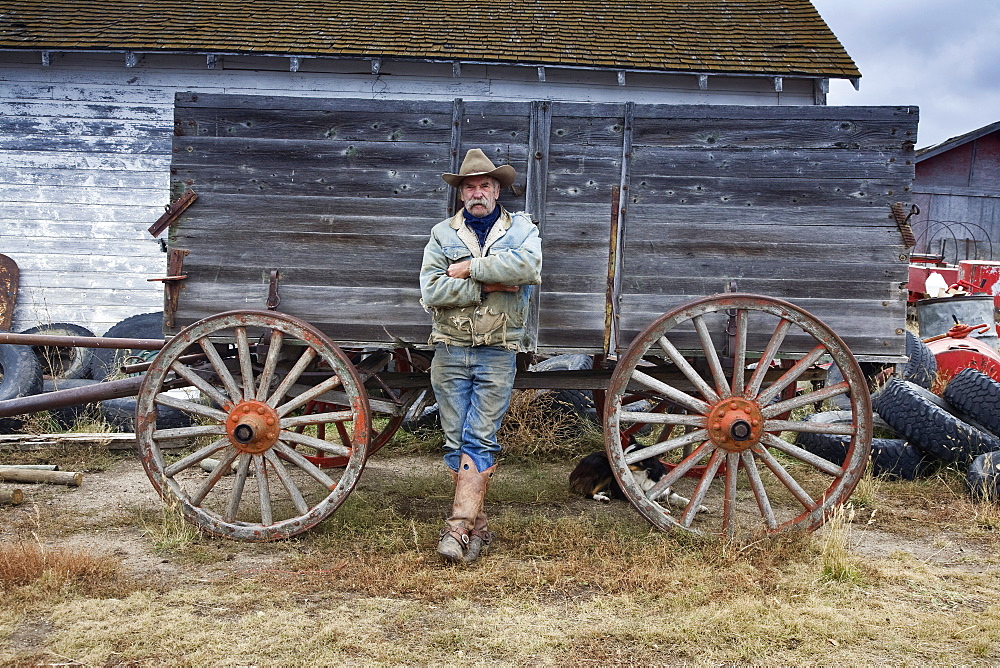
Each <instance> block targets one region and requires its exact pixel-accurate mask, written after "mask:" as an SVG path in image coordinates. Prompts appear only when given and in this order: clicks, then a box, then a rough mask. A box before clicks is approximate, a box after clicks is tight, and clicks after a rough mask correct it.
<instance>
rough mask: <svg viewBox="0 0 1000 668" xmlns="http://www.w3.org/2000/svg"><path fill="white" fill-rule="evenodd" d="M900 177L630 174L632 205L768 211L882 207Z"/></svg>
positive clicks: (895, 194) (896, 194)
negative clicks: (823, 178) (845, 177)
mask: <svg viewBox="0 0 1000 668" xmlns="http://www.w3.org/2000/svg"><path fill="white" fill-rule="evenodd" d="M899 184H900V181H898V180H891V179H836V180H834V179H831V180H817V179H797V178H771V179H768V180H766V181H761V180H757V179H753V178H742V179H741V178H729V177H686V176H667V177H662V176H658V175H650V174H641V173H640V174H634V175H633V177H632V189H631V191H630V195H631V197H632V209H635V208H636V207H637V206H653V207H660V206H664V205H667V204H678V205H687V206H691V205H697V206H746V207H768V208H770V209H775V208H782V207H794V206H812V207H818V206H829V207H839V206H848V207H857V206H870V207H876V208H884V207H885V206H886V203H887V202H890V201H891V200H892V199H893V198H897V199H898V198H899V197H901V196H902V193H900V192H899V191H898V189H899V187H900V186H899Z"/></svg>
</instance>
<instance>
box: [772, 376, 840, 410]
mask: <svg viewBox="0 0 1000 668" xmlns="http://www.w3.org/2000/svg"><path fill="white" fill-rule="evenodd" d="M849 389H850V385H848V384H847V382H843V383H837V384H836V385H831V386H829V387H824V388H823V389H821V390H816V391H815V392H809V393H807V394H800V395H799V396H797V397H792V398H791V399H786V400H785V401H779V402H778V403H774V404H771V405H769V406H767V407H765V408H763V409H762V410H761V413H762V414H763V415H764V417H771V416H772V415H781V414H782V413H787V412H788V411H791V410H794V409H796V408H799V407H800V406H808V405H809V404H820V403H823V402H824V401H825V400H827V399H829V398H831V397H836V396H838V395H841V394H846V393H847V391H848V390H849Z"/></svg>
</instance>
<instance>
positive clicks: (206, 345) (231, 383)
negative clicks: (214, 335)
mask: <svg viewBox="0 0 1000 668" xmlns="http://www.w3.org/2000/svg"><path fill="white" fill-rule="evenodd" d="M198 345H200V346H201V349H202V350H204V351H205V356H206V357H208V361H209V362H210V363H211V365H212V369H214V370H215V374H216V375H217V376H218V377H219V380H220V381H222V385H223V386H224V387H225V388H226V392H228V393H229V398H230V400H231V401H239V400H240V399H242V398H243V392H241V391H240V388H239V387H238V386H237V385H236V380H235V379H234V378H233V374H231V373H229V369H228V368H227V367H226V362H225V360H223V359H222V356H221V355H220V354H219V351H218V350H217V349H216V347H215V344H214V343H212V341H211V340H210V339H208V338H204V339H198Z"/></svg>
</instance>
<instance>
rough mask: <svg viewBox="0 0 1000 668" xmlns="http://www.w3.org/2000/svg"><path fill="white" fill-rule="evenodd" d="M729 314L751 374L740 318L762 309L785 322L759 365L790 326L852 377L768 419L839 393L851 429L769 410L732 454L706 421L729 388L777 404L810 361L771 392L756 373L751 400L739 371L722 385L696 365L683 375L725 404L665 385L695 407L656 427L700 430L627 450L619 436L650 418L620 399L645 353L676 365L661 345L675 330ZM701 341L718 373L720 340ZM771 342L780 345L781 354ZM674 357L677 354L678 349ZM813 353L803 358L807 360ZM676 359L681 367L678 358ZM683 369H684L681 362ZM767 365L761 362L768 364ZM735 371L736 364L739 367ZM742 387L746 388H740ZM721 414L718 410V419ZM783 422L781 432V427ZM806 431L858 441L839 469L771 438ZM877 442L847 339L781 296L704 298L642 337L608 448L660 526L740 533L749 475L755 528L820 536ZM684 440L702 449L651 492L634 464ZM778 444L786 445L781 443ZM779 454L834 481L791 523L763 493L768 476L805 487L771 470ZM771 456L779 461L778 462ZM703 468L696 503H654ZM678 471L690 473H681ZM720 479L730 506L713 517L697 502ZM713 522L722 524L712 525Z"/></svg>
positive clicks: (623, 371)
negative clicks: (778, 394) (738, 517)
mask: <svg viewBox="0 0 1000 668" xmlns="http://www.w3.org/2000/svg"><path fill="white" fill-rule="evenodd" d="M725 312H730V313H732V312H735V313H736V314H737V316H736V317H737V323H738V324H737V344H736V345H735V346H734V351H733V358H734V360H735V358H736V356H737V355H739V354H740V344H739V337H740V336H743V337H744V338H743V344H742V345H743V348H742V350H743V355H744V358H743V363H744V367H743V368H746V366H745V365H746V364H747V363H748V362H749V361H751V360H753V359H755V358H757V357H758V355H752V356H750V357H746V355H747V354H748V351H747V349H746V339H745V336H746V333H747V329H748V325H747V322H748V320H742V321H741V320H739V318H741V317H742V316H740V315H739V314H740V313H743V314H745V316H746V318H747V319H749V318H750V317H751V313H763V314H767V316H765V317H771V318H774V319H776V320H777V322H778V323H779V324H778V325H777V326H775V328H774V331H773V332H772V334H771V338H770V340H769V341H768V346H767V347H766V348H765V349H764V350H763V351H762V353H761V354H760V355H759V357H760V360H767V362H768V365H769V364H770V361H771V360H773V359H775V357H777V356H779V355H780V354H781V343H782V341H783V340H784V336H785V334H786V333H787V332H788V331H789V330H790V329H791V328H793V327H796V328H798V331H799V333H801V334H805V335H808V336H811V337H812V338H813V339H814V340H815V341H816V348H818V347H822V348H823V353H825V355H827V356H828V357H829V358H832V361H833V363H834V364H836V365H837V366H838V367H840V369H841V371H842V372H843V375H844V382H842V383H839V384H837V385H835V386H832V387H829V388H824V389H822V390H818V391H813V392H808V393H806V394H805V395H802V396H799V397H796V398H795V399H792V400H788V401H781V402H779V403H777V404H773V405H771V406H766V405H765V406H764V408H763V411H764V412H765V413H766V414H767V415H771V414H775V415H776V414H779V413H780V410H778V409H785V408H788V407H789V402H793V403H794V405H792V406H791V408H794V407H797V406H800V405H806V404H811V403H814V402H816V401H822V400H824V399H825V398H828V397H829V396H833V395H836V394H842V393H849V396H850V399H851V413H852V416H853V421H852V424H850V425H846V426H844V425H841V426H832V425H809V424H808V423H804V422H802V421H794V420H789V421H783V422H781V424H780V425H779V424H778V422H779V421H776V420H773V419H771V418H770V417H766V416H765V415H764V414H763V413H762V418H763V424H762V425H761V426H760V427H759V430H760V433H761V438H760V439H759V441H758V442H757V443H756V444H755V445H752V446H751V447H749V448H747V449H745V450H742V451H740V452H733V451H730V450H727V449H725V448H723V447H721V446H720V445H719V444H718V443H717V442H716V441H715V440H714V438H715V437H714V436H712V435H711V434H710V432H709V430H708V427H709V425H708V420H707V416H708V415H710V414H712V410H716V408H717V407H718V405H719V402H720V401H722V400H723V399H725V397H724V396H723V395H724V394H725V391H726V390H725V386H728V390H729V392H730V393H731V394H735V396H738V397H739V396H742V398H744V399H746V398H747V396H746V395H747V394H749V395H751V396H750V399H751V400H752V401H753V402H757V401H758V398H761V399H767V400H768V401H770V398H769V397H768V396H767V393H768V392H769V388H771V387H774V385H775V384H777V383H778V382H780V381H781V380H784V379H788V382H789V383H792V382H796V380H795V379H797V378H799V377H800V376H801V375H802V373H803V372H804V371H805V369H806V368H807V366H808V365H804V366H802V367H801V368H796V367H797V366H798V364H799V363H797V364H796V365H795V366H793V367H792V368H791V369H789V370H787V371H785V372H784V373H783V374H781V376H780V378H779V379H778V380H777V381H775V383H772V384H771V385H770V386H769V388H768V389H764V388H758V389H755V388H754V385H755V384H759V383H760V382H761V381H759V380H758V379H757V378H756V374H755V373H751V375H750V378H749V379H744V381H743V385H744V387H743V390H744V392H745V394H744V395H740V394H739V393H733V389H734V378H735V374H732V373H729V374H727V373H726V372H725V371H724V370H722V379H720V378H719V377H718V376H717V375H716V370H714V369H713V370H712V372H711V373H709V374H708V377H704V376H702V375H701V373H699V372H698V371H696V370H694V369H693V368H691V367H690V366H689V367H688V370H684V369H680V370H681V371H683V372H684V375H685V376H686V378H687V380H688V381H691V382H692V384H694V381H692V378H691V376H690V375H689V373H693V374H694V375H696V376H698V377H699V378H700V379H701V381H702V382H703V383H704V384H705V385H707V386H708V389H709V390H714V391H715V393H716V395H718V396H717V398H716V399H715V400H709V399H703V398H702V397H704V396H705V395H704V394H701V393H699V392H695V393H694V394H689V393H686V392H683V391H681V390H678V389H677V388H674V387H672V386H670V385H669V384H668V383H664V384H663V385H665V386H666V387H661V386H656V389H657V391H670V392H673V393H679V394H674V398H675V399H678V400H680V401H681V402H682V403H684V404H689V405H688V406H687V407H688V408H689V411H690V412H691V414H690V415H686V416H681V417H675V416H672V415H670V414H664V415H663V417H661V418H656V419H652V418H650V419H649V420H648V421H649V422H656V423H663V424H668V425H683V426H686V427H687V428H693V429H694V432H692V433H691V434H686V435H684V436H681V437H675V438H673V439H667V440H666V441H661V442H660V443H656V444H653V445H652V447H650V448H648V452H647V451H646V450H647V449H645V448H644V449H643V450H640V451H638V452H633V453H630V454H626V453H625V452H624V450H623V448H622V444H621V437H620V430H621V429H622V428H623V427H627V426H628V425H629V424H631V423H634V422H636V421H637V420H639V419H645V417H644V416H642V415H641V414H636V413H628V412H626V411H623V410H622V407H621V399H622V396H623V395H624V394H625V393H626V390H627V388H628V387H629V383H630V381H636V380H637V378H638V377H637V375H636V371H637V367H638V366H639V364H640V362H641V360H642V359H643V357H644V356H646V355H647V354H649V353H650V351H651V350H653V351H654V352H655V354H656V355H657V356H658V357H660V358H663V359H664V360H673V359H674V358H672V357H671V353H669V352H667V349H665V348H663V347H662V346H661V344H660V341H661V340H662V339H663V338H666V339H667V341H668V347H669V341H670V337H669V334H670V333H671V332H674V331H677V328H678V326H679V325H683V324H685V323H691V324H692V326H693V327H694V329H695V330H698V325H697V324H696V323H697V321H698V320H699V319H701V318H702V317H703V316H705V315H708V314H718V313H725ZM740 322H742V323H743V324H742V328H743V329H742V335H741V334H740V332H739V327H740V325H739V323H740ZM786 322H787V323H788V324H787V325H784V324H782V323H786ZM782 327H784V328H785V329H784V332H781V331H780V330H781V329H782ZM699 340H700V341H701V346H702V352H703V353H704V354H705V357H706V362H707V364H708V366H709V367H710V368H711V367H713V366H714V365H713V364H712V363H711V362H709V361H708V358H710V357H711V353H710V352H709V351H708V348H709V347H711V348H713V349H715V347H716V346H715V345H714V344H713V345H711V346H708V345H706V343H705V339H704V338H701V337H700V336H699ZM772 345H773V346H774V348H773V349H772ZM816 348H814V349H813V351H812V353H815V352H816ZM673 353H674V354H675V355H678V353H677V351H676V349H675V350H674V351H673ZM812 353H810V354H807V355H806V356H805V357H809V356H810V355H811V354H812ZM715 355H716V358H717V360H718V359H721V358H720V357H719V355H718V352H717V351H716V352H715ZM805 357H803V358H802V359H801V360H800V362H804V361H805ZM760 360H758V362H759V361H760ZM673 363H674V364H675V365H677V362H676V361H674V362H673ZM677 366H678V368H680V366H682V365H677ZM758 366H760V364H759V363H758ZM734 367H736V364H735V362H734ZM765 368H766V367H765ZM640 373H641V370H640ZM762 373H763V372H762ZM720 380H724V381H725V382H724V383H722V382H720ZM720 388H722V389H720ZM736 389H737V390H738V389H740V388H738V387H737V388H736ZM705 405H708V406H710V407H711V409H710V410H704V407H705ZM758 408H759V406H758ZM717 414H718V413H715V414H714V415H717ZM779 426H780V427H782V428H778V427H779ZM803 430H804V431H813V432H817V433H830V434H841V435H847V436H849V437H850V444H849V447H848V452H847V457H846V458H845V460H844V464H843V466H842V467H839V466H836V465H834V464H832V463H830V462H826V460H822V459H821V458H819V457H817V456H815V455H812V454H811V453H808V452H806V451H804V450H802V449H801V448H798V447H797V446H794V445H792V444H790V443H786V442H783V441H782V442H781V443H780V444H779V443H775V442H774V440H772V439H771V438H770V437H769V436H768V435H774V436H775V438H777V435H778V434H780V432H781V431H803ZM871 437H872V416H871V401H870V397H869V394H868V392H867V386H866V383H865V379H864V376H863V374H862V372H861V369H860V367H859V366H858V364H857V361H856V360H855V359H854V357H853V355H852V354H851V353H850V351H849V350H848V348H847V346H846V345H845V344H844V342H843V341H842V340H841V339H840V338H839V337H838V336H837V335H836V334H835V333H834V332H833V331H832V330H831V329H830V328H829V327H827V326H826V325H825V324H823V323H822V322H821V321H819V320H818V319H817V318H815V317H814V316H812V315H811V314H809V313H808V312H807V311H805V310H804V309H801V308H799V307H797V306H795V305H793V304H790V303H788V302H785V301H782V300H778V299H772V298H768V297H762V296H759V295H750V294H736V293H732V294H724V295H716V296H711V297H705V298H702V299H699V300H696V301H693V302H690V303H688V304H685V305H682V306H680V307H677V308H675V309H673V310H671V311H669V312H667V313H666V314H664V315H663V316H661V317H660V318H659V319H657V320H656V321H655V322H653V323H652V324H651V325H650V326H649V327H647V328H646V329H645V330H644V331H643V332H641V333H640V334H639V335H637V336H636V338H635V339H634V340H633V342H632V343H631V345H630V346H629V348H628V350H627V351H626V353H625V355H624V356H622V357H621V358H620V359H619V361H618V364H617V366H616V368H615V372H614V374H613V375H612V378H611V381H610V384H609V387H608V397H607V404H606V414H605V447H606V450H607V453H608V459H609V461H610V462H611V468H612V471H613V472H614V474H615V477H616V478H617V479H618V482H619V484H620V485H621V487H622V490H623V492H624V493H625V495H626V497H627V498H628V499H629V501H630V502H631V503H632V504H633V505H634V506H635V507H636V508H637V509H638V510H639V512H640V513H641V514H642V515H643V517H645V518H646V519H647V520H648V521H649V522H650V523H652V524H653V525H654V526H656V527H657V528H659V529H661V530H671V529H684V530H686V531H691V532H695V533H733V532H734V531H736V526H737V522H736V521H735V519H734V514H735V513H736V508H735V503H736V495H737V493H738V492H739V491H740V485H739V480H738V478H737V476H738V475H739V474H740V473H741V472H742V477H743V479H744V480H745V484H744V488H745V489H743V492H744V493H749V495H750V496H751V497H752V499H753V501H754V502H755V503H756V505H757V510H758V512H759V517H758V520H759V521H760V523H758V526H757V528H756V529H754V530H755V531H757V530H763V531H764V532H767V533H776V532H780V531H785V530H789V529H792V528H799V529H804V530H814V529H816V528H818V527H819V526H821V525H822V524H823V523H824V522H825V521H826V520H827V519H828V518H829V516H830V515H831V513H832V512H833V511H834V509H835V508H836V507H837V506H839V505H841V504H843V503H844V502H845V501H846V500H847V499H848V498H849V497H850V494H851V493H852V492H853V490H854V488H855V487H856V486H857V483H858V481H859V480H860V479H861V476H862V475H863V474H864V471H865V468H866V467H867V464H868V459H869V455H870V450H871ZM684 439H687V441H688V443H687V445H688V446H689V447H693V448H695V450H694V452H693V453H692V454H691V455H688V456H686V457H684V458H683V459H682V460H681V461H680V462H679V463H678V465H677V466H676V467H675V468H674V469H672V470H671V471H670V473H669V475H667V476H664V477H663V478H662V479H661V482H659V483H657V486H654V488H653V489H647V490H646V491H644V490H643V488H642V487H641V486H640V483H639V482H638V481H637V479H636V476H635V475H634V474H633V472H632V471H631V470H630V468H629V465H630V464H631V465H635V464H637V463H638V462H641V461H642V460H644V459H648V458H649V457H654V456H655V457H659V456H662V455H663V454H665V453H668V452H671V451H676V450H679V449H680V448H682V447H685V443H684V442H683V440H684ZM778 440H779V441H780V439H778ZM776 446H777V447H776ZM779 449H780V450H781V455H780V456H781V457H790V458H791V459H792V460H794V463H795V464H796V465H801V464H804V465H805V466H806V467H807V468H808V467H812V468H813V469H814V472H818V473H821V474H822V475H826V476H829V478H830V479H831V482H830V484H829V486H828V487H827V488H826V489H825V491H824V492H823V493H822V494H821V495H814V494H808V493H807V496H808V498H809V499H810V503H808V504H807V503H806V502H805V501H799V503H800V505H801V509H800V511H799V512H797V513H794V516H792V517H790V518H788V519H782V518H779V517H777V516H776V515H775V512H774V511H775V508H774V507H773V505H771V502H770V499H769V498H768V495H767V492H766V489H764V490H763V492H762V491H761V490H762V489H763V486H762V483H761V474H762V473H765V472H766V473H767V474H769V475H772V476H773V478H774V479H775V480H777V481H778V482H779V483H780V484H781V485H782V486H784V487H786V488H787V491H788V492H789V493H792V495H793V496H794V494H795V492H793V491H792V488H793V487H794V486H796V485H797V484H798V481H797V480H796V479H795V476H794V475H791V474H789V473H788V471H787V468H785V469H784V474H785V475H787V476H788V477H790V478H791V481H790V482H788V481H785V480H781V479H780V478H779V474H777V473H775V472H774V471H773V470H772V469H771V466H772V465H774V464H775V462H776V461H777V460H776V459H775V457H774V451H777V450H779ZM768 455H771V456H770V457H769V456H768ZM699 464H701V465H705V472H704V473H703V474H702V475H701V476H700V477H699V480H698V483H697V485H696V486H695V489H694V493H693V494H692V495H691V497H690V498H691V499H692V501H691V503H690V504H688V505H686V506H685V507H683V508H682V509H674V510H673V511H672V510H671V509H670V508H668V507H665V505H661V503H659V502H657V501H653V500H650V498H649V496H650V495H652V496H655V495H656V494H659V493H662V492H663V488H664V487H668V486H671V485H674V484H677V483H678V481H679V479H680V478H683V477H684V471H685V470H690V469H692V468H694V466H695V465H699ZM777 465H778V467H779V469H780V468H782V465H781V462H780V461H777ZM685 467H686V468H685ZM834 469H836V470H834ZM678 471H681V472H680V473H678ZM732 471H735V473H732ZM753 473H756V478H757V480H756V481H755V480H753ZM718 478H721V480H720V482H721V487H722V490H721V491H722V495H721V496H722V500H721V504H720V505H721V506H722V507H720V508H713V509H712V514H711V515H708V516H705V515H702V514H699V513H697V512H696V511H697V507H698V505H700V504H701V503H702V502H703V500H704V499H705V497H706V495H707V494H708V492H709V489H710V488H711V484H712V482H713V481H714V480H716V479H718ZM796 491H798V490H796ZM817 497H818V498H817ZM793 512H794V511H793ZM696 518H706V519H708V520H709V521H701V520H700V519H696ZM713 518H714V521H713ZM711 525H714V526H712V528H708V527H709V526H711Z"/></svg>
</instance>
